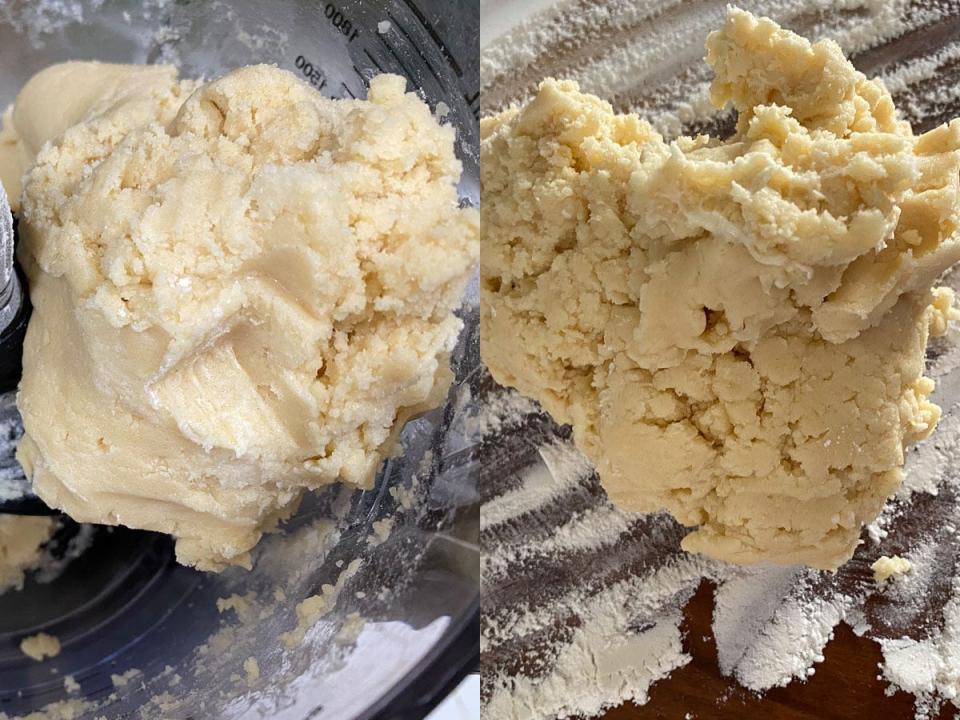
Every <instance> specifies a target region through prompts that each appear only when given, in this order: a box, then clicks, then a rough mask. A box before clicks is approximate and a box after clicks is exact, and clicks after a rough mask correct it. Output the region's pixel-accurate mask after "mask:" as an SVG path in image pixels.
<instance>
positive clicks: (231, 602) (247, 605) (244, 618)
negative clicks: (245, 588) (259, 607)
mask: <svg viewBox="0 0 960 720" xmlns="http://www.w3.org/2000/svg"><path fill="white" fill-rule="evenodd" d="M256 601H257V593H256V592H253V591H252V590H251V591H250V592H248V593H246V594H245V595H231V596H230V597H226V598H218V599H217V610H219V611H220V612H221V613H223V612H225V611H227V610H233V611H234V612H235V613H236V614H237V619H238V620H239V621H240V622H241V623H243V624H244V625H246V624H248V623H250V622H251V621H252V620H253V619H254V616H255V615H256V607H255V603H256Z"/></svg>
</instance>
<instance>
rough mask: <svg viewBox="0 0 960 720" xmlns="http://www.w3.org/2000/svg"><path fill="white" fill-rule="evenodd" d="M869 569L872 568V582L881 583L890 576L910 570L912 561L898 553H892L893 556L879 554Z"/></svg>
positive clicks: (903, 573)
mask: <svg viewBox="0 0 960 720" xmlns="http://www.w3.org/2000/svg"><path fill="white" fill-rule="evenodd" d="M870 569H871V570H873V580H874V582H877V583H882V582H884V581H885V580H888V579H889V578H891V577H896V576H899V575H905V574H906V573H908V572H910V571H911V570H912V569H913V563H911V562H910V561H909V560H907V559H906V558H902V557H900V556H899V555H894V556H893V557H889V556H887V555H881V556H880V557H879V558H878V559H877V560H876V562H874V563H873V565H871V566H870Z"/></svg>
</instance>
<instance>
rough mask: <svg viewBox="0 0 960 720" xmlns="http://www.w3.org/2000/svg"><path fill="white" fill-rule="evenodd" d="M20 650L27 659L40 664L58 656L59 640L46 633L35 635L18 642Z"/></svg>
mask: <svg viewBox="0 0 960 720" xmlns="http://www.w3.org/2000/svg"><path fill="white" fill-rule="evenodd" d="M20 650H21V652H23V654H24V655H26V656H27V657H29V658H33V659H34V660H36V661H37V662H42V661H43V659H44V658H52V657H56V656H57V655H59V654H60V640H58V639H57V638H55V637H54V636H53V635H48V634H47V633H37V634H36V635H31V636H30V637H26V638H24V639H23V640H21V641H20Z"/></svg>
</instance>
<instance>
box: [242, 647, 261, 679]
mask: <svg viewBox="0 0 960 720" xmlns="http://www.w3.org/2000/svg"><path fill="white" fill-rule="evenodd" d="M243 671H244V672H245V673H246V674H247V685H250V686H253V685H255V684H256V683H257V681H258V680H259V679H260V663H258V662H257V659H256V658H255V657H253V656H252V655H251V656H250V657H248V658H247V659H246V660H244V661H243Z"/></svg>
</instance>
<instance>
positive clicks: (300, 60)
mask: <svg viewBox="0 0 960 720" xmlns="http://www.w3.org/2000/svg"><path fill="white" fill-rule="evenodd" d="M293 64H294V66H295V67H296V68H297V70H299V71H300V72H301V73H302V74H303V76H304V77H305V78H306V79H307V82H309V83H310V84H311V85H313V86H314V87H315V88H316V89H317V90H322V89H323V86H324V85H326V84H327V78H325V77H324V75H323V72H322V71H321V70H320V68H318V67H317V66H316V65H314V64H313V63H312V62H310V61H309V60H307V59H306V58H305V57H304V56H303V55H297V59H296V60H294V62H293Z"/></svg>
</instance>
